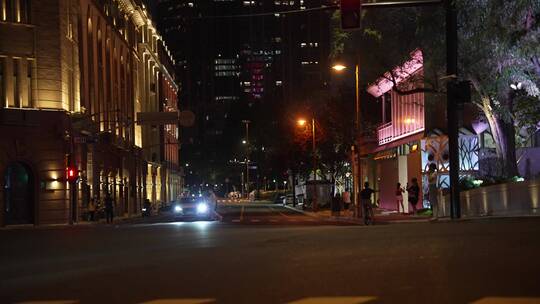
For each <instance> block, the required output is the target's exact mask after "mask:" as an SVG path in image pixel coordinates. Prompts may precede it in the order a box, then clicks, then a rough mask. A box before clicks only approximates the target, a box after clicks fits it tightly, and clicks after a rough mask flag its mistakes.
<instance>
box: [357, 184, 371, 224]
mask: <svg viewBox="0 0 540 304" xmlns="http://www.w3.org/2000/svg"><path fill="white" fill-rule="evenodd" d="M373 193H375V190H373V189H371V188H370V187H369V183H368V182H365V183H364V189H362V191H360V204H359V205H358V210H357V214H358V215H360V214H363V213H364V210H369V209H370V207H371V206H372V205H371V195H372V194H373ZM362 208H364V209H362ZM364 216H365V215H364Z"/></svg>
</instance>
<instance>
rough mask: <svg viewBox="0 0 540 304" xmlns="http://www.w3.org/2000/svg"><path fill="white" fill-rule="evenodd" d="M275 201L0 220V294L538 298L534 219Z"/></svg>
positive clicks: (72, 299)
mask: <svg viewBox="0 0 540 304" xmlns="http://www.w3.org/2000/svg"><path fill="white" fill-rule="evenodd" d="M281 208H283V207H281ZM281 208H280V207H278V206H268V205H262V206H256V207H249V208H248V207H245V206H244V208H243V209H244V211H243V215H241V216H242V221H240V222H236V221H235V220H236V219H240V214H241V213H239V212H238V209H239V210H240V212H242V206H241V205H239V206H228V207H220V212H221V213H222V214H223V219H224V221H223V222H170V221H171V218H167V217H155V218H153V219H150V220H142V221H141V222H137V223H123V224H116V225H102V224H99V225H84V226H83V225H81V226H77V227H54V228H39V229H19V230H1V231H0V239H1V240H2V242H1V243H0V244H1V245H0V260H1V261H2V263H0V277H1V278H2V281H1V285H0V299H1V300H0V302H1V303H20V302H29V301H46V302H38V303H302V304H303V303H344V304H347V303H538V302H539V301H540V288H539V287H538V286H539V285H538V273H540V260H539V259H538V256H539V254H540V238H539V237H538V235H539V234H540V219H538V218H528V219H491V220H481V221H462V222H457V223H451V222H442V223H418V224H394V225H375V226H368V227H366V226H354V225H351V226H337V225H336V226H334V225H329V224H330V223H328V222H324V223H322V222H318V221H314V220H313V219H312V218H310V219H309V220H308V219H306V221H301V220H300V219H302V217H303V215H299V214H296V213H293V212H292V211H290V210H282V209H281ZM280 217H281V218H283V219H280ZM289 217H291V218H294V219H298V222H296V223H295V222H294V221H290V223H286V221H287V220H288V218H289ZM255 219H259V220H260V222H253V220H255ZM270 220H278V221H280V222H279V223H275V222H271V221H270ZM263 222H264V223H265V224H263ZM250 223H251V224H250ZM289 224H290V225H289ZM317 224H324V225H317ZM342 225H343V224H342ZM158 300H160V301H158ZM164 300H170V302H166V301H164ZM518 300H519V301H522V302H518ZM497 301H502V302H497Z"/></svg>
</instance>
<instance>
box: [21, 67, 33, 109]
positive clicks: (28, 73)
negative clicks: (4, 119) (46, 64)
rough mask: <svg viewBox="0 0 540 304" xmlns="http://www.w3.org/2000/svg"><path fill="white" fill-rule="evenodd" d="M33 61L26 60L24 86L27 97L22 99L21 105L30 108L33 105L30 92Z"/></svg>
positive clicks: (31, 90) (31, 88) (31, 89)
mask: <svg viewBox="0 0 540 304" xmlns="http://www.w3.org/2000/svg"><path fill="white" fill-rule="evenodd" d="M33 76H34V61H33V60H27V61H26V87H27V88H28V98H27V99H26V100H24V101H23V105H22V106H23V107H25V108H30V107H32V105H33V98H32V92H33V91H34V83H33V78H34V77H33Z"/></svg>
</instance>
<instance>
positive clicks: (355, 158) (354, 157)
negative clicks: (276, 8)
mask: <svg viewBox="0 0 540 304" xmlns="http://www.w3.org/2000/svg"><path fill="white" fill-rule="evenodd" d="M346 68H347V67H346V66H345V65H343V64H339V63H337V64H334V65H333V66H332V69H333V70H334V71H336V72H338V73H339V72H341V71H343V70H345V69H346ZM358 72H359V65H358V61H357V63H356V64H355V66H354V78H355V93H356V95H355V117H354V127H355V128H354V129H355V130H354V131H355V132H354V143H355V144H356V143H357V142H359V140H360V89H359V73H358ZM359 152H360V151H359V150H358V149H356V148H355V146H354V144H353V146H352V147H351V163H352V166H353V168H352V171H353V204H354V205H355V206H356V207H357V208H358V206H359V205H358V190H359V189H358V188H359V184H360V183H359V178H360V177H361V172H360V166H359V161H360V157H359ZM357 215H359V213H357Z"/></svg>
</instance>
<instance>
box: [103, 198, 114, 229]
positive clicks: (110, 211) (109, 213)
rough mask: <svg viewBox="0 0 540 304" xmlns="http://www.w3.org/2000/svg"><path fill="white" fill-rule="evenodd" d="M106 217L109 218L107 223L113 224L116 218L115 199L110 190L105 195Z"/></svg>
mask: <svg viewBox="0 0 540 304" xmlns="http://www.w3.org/2000/svg"><path fill="white" fill-rule="evenodd" d="M105 217H106V218H107V224H112V222H113V218H114V201H113V198H112V197H111V194H110V193H108V192H107V194H106V195H105Z"/></svg>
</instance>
